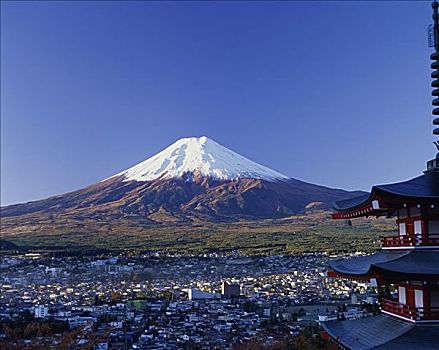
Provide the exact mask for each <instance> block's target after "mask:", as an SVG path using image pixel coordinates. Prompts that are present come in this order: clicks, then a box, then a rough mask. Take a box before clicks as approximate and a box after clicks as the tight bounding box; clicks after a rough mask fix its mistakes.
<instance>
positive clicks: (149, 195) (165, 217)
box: [1, 136, 361, 229]
mask: <svg viewBox="0 0 439 350" xmlns="http://www.w3.org/2000/svg"><path fill="white" fill-rule="evenodd" d="M359 194H361V192H358V191H354V192H348V191H344V190H340V189H331V188H328V187H324V186H318V185H314V184H311V183H307V182H303V181H299V180H296V179H292V178H289V177H288V176H286V175H283V174H281V173H279V172H277V171H274V170H271V169H270V168H267V167H265V166H263V165H260V164H258V163H255V162H253V161H251V160H249V159H247V158H245V157H243V156H241V155H239V154H238V153H235V152H233V151H231V150H229V149H227V148H226V147H224V146H222V145H220V144H219V143H217V142H215V141H213V140H211V139H209V138H207V137H205V136H203V137H199V138H196V137H190V138H183V139H180V140H178V141H176V142H175V143H174V144H172V145H171V146H169V147H167V148H166V149H164V150H163V151H161V152H159V153H157V154H156V155H155V156H153V157H151V158H149V159H147V160H145V161H143V162H141V163H139V164H137V165H135V166H133V167H131V168H129V169H127V170H124V171H122V172H120V173H118V174H116V175H114V176H111V177H109V178H107V179H105V180H102V181H100V182H98V183H96V184H94V185H91V186H88V187H85V188H83V189H80V190H77V191H73V192H70V193H66V194H62V195H58V196H54V197H50V198H47V199H42V200H38V201H33V202H28V203H23V204H15V205H10V206H6V207H2V208H1V216H2V221H3V224H2V226H3V229H7V228H8V227H17V225H18V226H19V225H22V224H23V223H32V224H33V225H36V224H38V223H39V222H46V223H47V222H56V223H59V222H63V221H68V220H74V221H76V222H85V221H87V222H102V221H105V222H107V223H108V222H111V220H118V219H129V220H132V221H133V222H137V223H141V224H142V225H148V224H169V223H173V224H180V223H193V222H199V221H200V220H206V221H233V220H238V219H263V218H281V217H286V216H289V215H294V214H297V213H303V212H305V211H307V210H310V208H316V207H317V208H323V209H327V208H329V205H330V203H332V202H334V201H337V200H341V199H347V198H350V197H354V196H357V195H359ZM316 203H317V205H316Z"/></svg>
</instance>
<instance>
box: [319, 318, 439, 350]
mask: <svg viewBox="0 0 439 350" xmlns="http://www.w3.org/2000/svg"><path fill="white" fill-rule="evenodd" d="M322 327H323V329H324V330H325V331H326V332H328V334H329V335H330V336H331V337H332V338H333V339H335V340H336V341H337V342H339V343H340V344H341V345H342V346H345V347H347V348H348V349H356V350H369V349H374V350H375V349H376V350H401V349H405V350H415V349H424V350H431V349H437V348H438V334H439V324H422V325H421V324H415V323H412V322H407V321H402V320H399V319H397V318H395V317H391V316H388V315H385V314H380V315H378V316H373V317H367V318H362V319H359V320H352V321H330V322H322Z"/></svg>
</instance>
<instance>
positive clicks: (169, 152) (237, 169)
mask: <svg viewBox="0 0 439 350" xmlns="http://www.w3.org/2000/svg"><path fill="white" fill-rule="evenodd" d="M188 172H192V173H193V172H198V173H200V174H201V175H203V176H208V177H213V178H217V179H221V180H232V179H238V178H252V179H264V180H271V181H273V180H282V179H288V176H285V175H283V174H281V173H278V172H277V171H274V170H271V169H269V168H267V167H265V166H263V165H260V164H257V163H255V162H253V161H251V160H249V159H247V158H245V157H243V156H241V155H239V154H238V153H235V152H233V151H231V150H229V149H227V148H226V147H224V146H222V145H220V144H219V143H217V142H215V141H213V140H211V139H209V138H207V137H206V136H202V137H189V138H182V139H180V140H178V141H177V142H175V143H173V144H172V145H171V146H169V147H168V148H166V149H164V150H163V151H161V152H159V153H157V154H156V155H155V156H153V157H151V158H149V159H147V160H145V161H143V162H141V163H139V164H137V165H135V166H133V167H132V168H129V169H127V170H124V171H122V172H121V173H119V174H117V175H115V176H123V177H124V181H131V180H135V181H150V180H155V179H158V178H174V177H181V176H182V175H183V174H185V173H188Z"/></svg>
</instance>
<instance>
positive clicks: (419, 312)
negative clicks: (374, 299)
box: [380, 299, 439, 321]
mask: <svg viewBox="0 0 439 350" xmlns="http://www.w3.org/2000/svg"><path fill="white" fill-rule="evenodd" d="M380 304H381V310H382V311H387V312H390V313H391V314H394V315H397V316H401V317H404V318H407V319H410V320H413V321H433V320H437V321H439V307H432V308H426V307H414V306H410V305H404V304H400V303H399V302H398V301H396V300H390V299H382V300H381V302H380Z"/></svg>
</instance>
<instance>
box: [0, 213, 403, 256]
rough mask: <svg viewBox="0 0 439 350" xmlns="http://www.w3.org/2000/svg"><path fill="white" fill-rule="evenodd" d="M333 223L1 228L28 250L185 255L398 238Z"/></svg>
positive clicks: (299, 249) (308, 218)
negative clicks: (142, 252)
mask: <svg viewBox="0 0 439 350" xmlns="http://www.w3.org/2000/svg"><path fill="white" fill-rule="evenodd" d="M352 224H353V225H352V226H350V225H349V224H348V223H347V222H346V221H343V220H341V221H333V220H331V219H330V218H329V215H328V213H315V214H310V215H301V216H293V217H290V218H287V219H282V220H263V221H240V222H236V223H228V224H227V223H206V222H204V223H203V222H200V223H196V224H192V225H184V226H173V225H156V226H151V225H142V224H140V223H139V222H137V221H136V222H134V221H130V220H115V221H112V222H105V221H98V222H96V221H85V222H84V221H73V220H69V221H66V222H58V223H53V222H47V223H45V222H38V223H32V224H31V223H26V224H23V225H21V226H18V227H14V228H6V229H5V228H4V227H2V239H4V240H7V241H10V242H12V243H15V244H17V245H18V246H22V247H26V248H30V249H42V250H59V249H61V250H64V249H67V250H78V249H80V250H94V249H109V250H120V249H122V250H133V251H147V250H148V251H167V252H173V253H177V252H179V253H182V254H200V253H204V252H214V251H219V252H227V251H232V250H239V251H240V252H241V253H242V254H281V253H303V252H311V251H325V252H340V251H357V250H361V251H366V252H370V251H374V250H376V249H378V248H379V246H380V240H379V237H380V236H389V235H395V234H396V231H395V225H394V222H393V221H392V220H388V219H383V218H379V219H375V218H371V219H357V220H353V221H352Z"/></svg>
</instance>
